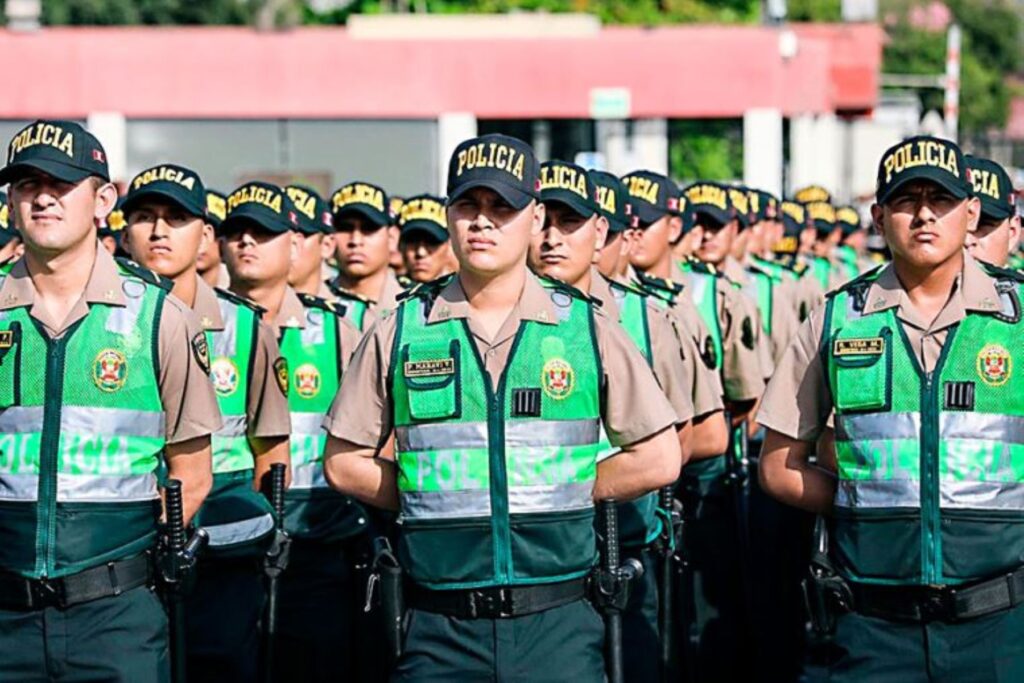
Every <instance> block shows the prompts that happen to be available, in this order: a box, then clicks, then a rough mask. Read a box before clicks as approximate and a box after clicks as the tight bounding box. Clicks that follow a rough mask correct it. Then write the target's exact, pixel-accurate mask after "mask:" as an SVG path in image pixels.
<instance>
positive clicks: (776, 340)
mask: <svg viewBox="0 0 1024 683" xmlns="http://www.w3.org/2000/svg"><path fill="white" fill-rule="evenodd" d="M752 267H754V268H756V267H757V266H752ZM724 272H725V275H726V277H728V278H730V279H731V280H733V281H734V282H738V283H739V284H740V286H741V287H742V289H741V291H742V292H743V294H744V295H745V296H746V297H747V300H748V301H749V302H751V303H753V304H754V308H755V309H757V315H758V317H759V318H760V320H759V322H761V323H763V322H764V314H765V312H764V311H762V310H760V309H758V308H757V299H756V298H752V296H753V297H756V294H754V293H753V292H751V290H750V288H749V286H751V285H753V280H752V276H751V274H750V273H749V272H747V270H746V268H744V267H743V265H742V264H740V262H739V261H737V260H736V259H734V258H732V257H731V256H730V257H729V258H727V259H726V261H725V268H724ZM784 285H785V283H783V282H779V281H773V284H772V311H771V316H772V319H771V320H769V321H768V322H769V325H770V329H771V332H770V333H769V334H768V336H767V338H766V339H764V343H762V344H759V346H758V348H759V349H763V350H764V351H766V352H767V355H763V356H762V369H763V370H764V372H765V379H767V378H768V377H771V371H772V370H773V369H774V367H775V363H777V362H778V361H779V360H780V359H781V358H782V354H783V352H785V350H786V347H787V346H788V345H789V340H790V339H792V338H793V335H794V334H796V329H797V327H799V326H800V320H799V319H798V318H797V313H796V305H795V304H794V302H793V299H792V296H793V292H792V290H790V289H789V288H787V287H785V286H784ZM758 330H759V332H760V331H763V330H764V327H763V325H762V326H761V327H759V328H758ZM761 336H762V338H763V337H764V335H761Z"/></svg>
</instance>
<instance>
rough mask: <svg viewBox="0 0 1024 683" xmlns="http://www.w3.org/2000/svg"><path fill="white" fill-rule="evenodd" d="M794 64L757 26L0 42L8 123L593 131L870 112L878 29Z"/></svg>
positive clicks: (854, 28) (834, 35)
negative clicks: (624, 93) (123, 120)
mask: <svg viewBox="0 0 1024 683" xmlns="http://www.w3.org/2000/svg"><path fill="white" fill-rule="evenodd" d="M794 30H795V32H796V34H797V35H798V37H799V42H798V45H799V47H798V50H797V53H796V55H795V56H793V57H792V58H791V59H788V60H787V59H783V58H782V57H781V56H780V54H779V48H778V45H779V31H778V30H777V29H773V28H769V27H755V26H679V27H668V28H657V29H643V28H606V29H603V30H601V31H600V32H599V33H598V34H597V35H596V36H594V37H583V38H573V39H560V40H553V39H535V40H523V39H507V40H490V41H483V40H477V41H474V40H471V39H467V40H370V39H354V38H352V37H351V36H349V35H348V34H347V32H346V31H345V29H343V28H301V29H296V30H292V31H288V32H283V33H272V34H267V33H257V32H255V31H253V30H251V29H248V28H237V27H190V28H148V27H138V28H52V29H45V30H42V31H40V32H38V33H34V34H19V33H11V32H9V31H0V63H3V64H6V65H8V68H7V70H6V79H5V80H6V83H5V85H6V87H5V89H4V90H5V92H4V95H5V97H3V98H0V118H32V117H37V116H51V117H58V116H59V117H82V116H85V115H87V114H88V113H90V112H96V111H119V112H123V113H124V114H125V115H126V116H128V117H129V118H432V117H435V116H437V115H438V114H440V113H442V112H452V111H454V112H470V113H474V114H476V115H477V116H478V117H480V118H549V117H550V118H589V116H590V95H591V89H593V88H607V87H621V88H628V89H629V90H630V92H631V115H632V116H633V117H636V118H643V117H668V118H700V117H737V116H741V115H742V114H743V112H744V111H746V110H747V109H750V108H752V107H773V108H780V109H782V110H783V112H784V113H786V114H795V113H819V112H827V111H837V110H847V111H862V112H866V111H870V110H871V109H872V108H873V107H874V106H875V102H876V99H877V92H878V71H879V64H880V61H881V46H882V31H881V30H880V29H879V28H878V27H877V26H874V25H797V26H795V27H794Z"/></svg>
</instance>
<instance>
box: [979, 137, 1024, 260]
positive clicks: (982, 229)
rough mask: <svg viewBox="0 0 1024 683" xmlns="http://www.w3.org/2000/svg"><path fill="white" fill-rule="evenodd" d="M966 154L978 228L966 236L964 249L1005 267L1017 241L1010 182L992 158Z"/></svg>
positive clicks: (1017, 226) (1016, 223)
mask: <svg viewBox="0 0 1024 683" xmlns="http://www.w3.org/2000/svg"><path fill="white" fill-rule="evenodd" d="M966 158H967V167H968V168H970V169H971V174H970V175H971V185H972V187H973V188H974V195H975V196H976V197H977V198H978V199H979V200H980V201H981V218H980V219H979V220H978V229H977V230H975V231H974V232H972V233H971V234H970V235H968V236H967V249H968V251H969V252H970V253H971V256H973V257H974V258H976V259H978V260H980V261H985V262H986V263H991V264H992V265H994V266H1000V267H1006V265H1007V263H1008V261H1009V260H1010V255H1011V254H1014V253H1016V251H1017V245H1018V244H1019V242H1020V216H1019V215H1018V214H1017V206H1016V204H1015V203H1014V193H1013V183H1012V182H1011V181H1010V176H1009V175H1008V174H1007V173H1006V170H1005V169H1004V168H1003V167H1002V166H1000V165H999V164H997V163H996V162H994V161H992V160H990V159H982V158H980V157H975V156H971V155H969V154H968V155H967V157H966Z"/></svg>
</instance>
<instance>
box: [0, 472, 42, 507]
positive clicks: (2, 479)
mask: <svg viewBox="0 0 1024 683" xmlns="http://www.w3.org/2000/svg"><path fill="white" fill-rule="evenodd" d="M38 499H39V476H38V475H35V474H0V500H20V501H34V500H38Z"/></svg>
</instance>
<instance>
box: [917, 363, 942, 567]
mask: <svg viewBox="0 0 1024 683" xmlns="http://www.w3.org/2000/svg"><path fill="white" fill-rule="evenodd" d="M933 373H934V371H932V372H928V373H925V375H924V377H923V381H922V382H921V456H920V457H921V464H920V467H921V553H922V555H921V563H922V566H921V569H922V572H921V573H922V577H921V578H922V582H923V583H926V584H932V583H935V582H936V580H937V575H938V572H937V571H936V567H935V534H936V529H935V517H936V515H935V493H936V488H937V487H936V485H935V459H936V458H935V457H934V455H935V454H934V449H933V444H934V442H935V439H934V430H935V411H934V410H933V407H932V376H933Z"/></svg>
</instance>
